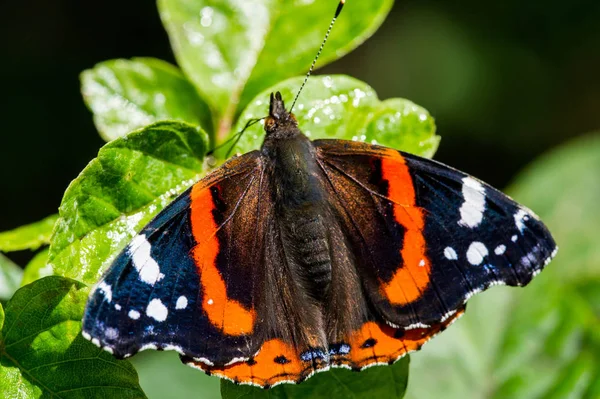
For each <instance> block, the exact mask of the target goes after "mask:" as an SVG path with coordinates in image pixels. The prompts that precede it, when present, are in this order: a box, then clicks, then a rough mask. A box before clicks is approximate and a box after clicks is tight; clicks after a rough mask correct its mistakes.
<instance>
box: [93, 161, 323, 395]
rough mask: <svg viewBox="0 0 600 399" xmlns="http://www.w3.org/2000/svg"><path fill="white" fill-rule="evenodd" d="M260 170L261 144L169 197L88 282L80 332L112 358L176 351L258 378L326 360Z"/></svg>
mask: <svg viewBox="0 0 600 399" xmlns="http://www.w3.org/2000/svg"><path fill="white" fill-rule="evenodd" d="M268 169H269V168H268V166H267V165H266V163H265V160H264V159H263V158H262V157H261V155H260V153H258V152H254V153H249V154H246V155H243V156H241V157H239V158H236V159H233V160H232V161H229V162H228V163H226V164H225V165H223V166H222V167H221V168H219V169H218V170H217V171H216V172H215V173H213V174H211V175H209V176H207V177H206V178H205V179H203V180H201V181H200V182H198V183H197V184H195V185H194V186H193V187H192V188H190V189H189V190H187V191H186V192H185V193H183V194H182V195H181V196H180V197H178V198H177V199H176V200H175V201H173V202H172V203H171V204H170V205H169V206H168V207H167V208H165V209H164V210H163V211H162V212H161V213H160V214H159V215H158V216H157V217H156V218H155V219H154V220H153V221H151V222H150V223H149V224H148V225H147V226H146V227H145V228H144V229H143V230H142V231H141V232H140V233H139V234H138V235H137V236H136V237H135V238H134V239H133V240H132V242H131V243H130V244H129V245H128V246H127V247H126V248H125V250H124V251H123V252H122V253H121V254H120V255H119V256H118V257H117V258H116V260H115V261H114V263H113V265H112V266H111V268H110V269H109V270H108V271H107V273H106V274H105V275H104V277H103V278H102V280H101V281H100V282H99V283H98V284H97V285H96V288H95V289H94V290H93V291H92V293H91V295H90V299H89V301H88V305H87V307H86V311H85V315H84V319H83V334H84V336H85V337H86V338H88V339H90V340H91V341H92V342H93V343H95V344H96V345H98V346H100V347H103V348H104V349H105V350H107V351H109V352H111V353H113V354H114V355H115V356H117V357H119V358H123V357H128V356H131V355H133V354H135V353H136V352H138V351H141V350H144V349H148V348H150V349H162V350H176V351H177V352H179V353H180V354H181V358H182V361H183V362H184V363H186V364H188V365H190V366H193V367H196V368H200V369H202V370H204V371H206V372H207V373H209V374H215V375H219V376H221V377H224V378H229V379H231V380H234V381H236V382H239V383H248V384H255V385H258V386H270V385H274V384H276V383H279V382H284V381H285V382H297V381H301V380H302V379H303V378H306V376H308V375H310V374H311V373H313V372H314V371H315V370H316V369H319V368H323V367H326V365H327V364H326V360H325V359H324V356H317V357H315V356H312V357H310V356H309V357H307V355H306V353H307V352H308V353H312V352H314V351H315V350H317V349H315V348H317V347H321V348H324V346H325V345H326V343H325V342H324V341H323V340H321V341H319V340H318V339H317V338H315V337H318V336H319V334H320V324H319V321H318V320H316V317H317V316H319V313H318V309H316V306H315V305H311V303H310V301H309V300H308V299H307V297H306V294H304V293H303V292H302V291H301V290H300V289H299V287H298V286H297V285H296V284H295V278H294V276H293V274H292V273H293V271H292V270H290V268H289V267H287V266H286V260H285V255H284V254H283V248H282V243H281V236H280V234H279V225H278V224H277V220H276V218H275V215H274V206H273V203H272V201H270V195H271V187H270V186H269V184H270V183H269V178H268ZM313 308H314V309H313ZM311 351H312V352H311ZM319 351H320V353H321V354H322V355H323V352H322V351H323V349H319ZM233 365H235V366H236V367H233Z"/></svg>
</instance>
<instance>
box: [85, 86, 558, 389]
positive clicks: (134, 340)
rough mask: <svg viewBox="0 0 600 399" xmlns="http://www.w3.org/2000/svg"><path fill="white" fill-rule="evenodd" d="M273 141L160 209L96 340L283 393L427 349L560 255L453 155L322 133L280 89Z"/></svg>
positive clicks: (105, 290)
mask: <svg viewBox="0 0 600 399" xmlns="http://www.w3.org/2000/svg"><path fill="white" fill-rule="evenodd" d="M264 126H265V131H266V136H265V139H264V143H263V144H262V147H261V149H260V150H257V151H252V152H249V153H247V154H244V155H241V156H237V157H234V158H233V159H231V160H229V161H228V162H226V163H224V164H223V165H222V166H221V167H219V168H218V169H216V170H215V171H214V172H212V173H211V174H209V175H208V176H206V177H205V178H203V179H202V180H200V181H199V182H197V183H196V184H194V185H193V186H192V187H191V188H189V189H188V190H187V191H185V192H184V193H183V194H181V195H180V196H179V197H178V198H177V199H176V200H175V201H173V202H172V203H171V204H170V205H168V206H167V207H166V208H165V209H164V210H163V211H162V212H161V213H159V214H158V216H156V218H155V219H154V220H152V221H151V222H150V223H149V224H148V225H147V226H146V227H145V228H144V229H142V230H141V231H140V232H139V234H138V235H137V236H135V238H134V239H133V240H132V241H131V243H129V245H127V247H126V248H125V249H124V250H123V252H121V254H120V255H118V257H117V258H116V260H115V261H114V263H113V264H112V266H111V267H110V268H109V269H108V271H107V272H106V273H105V275H104V277H103V278H102V280H101V281H100V282H99V283H98V284H97V285H96V287H95V289H94V290H93V291H92V292H91V294H90V298H89V301H88V304H87V307H86V310H85V315H84V319H83V335H84V336H85V337H86V338H87V339H90V340H91V341H92V342H93V343H95V344H96V345H98V346H100V347H102V348H104V349H105V350H107V351H109V352H110V353H113V354H114V355H115V356H116V357H118V358H125V357H128V356H131V355H133V354H135V353H136V352H139V351H141V350H144V349H159V350H175V351H177V352H179V353H180V355H181V359H182V361H183V362H184V363H185V364H188V365H190V366H192V367H196V368H198V369H201V370H204V371H205V372H206V373H208V374H212V375H216V376H219V377H222V378H227V379H230V380H232V381H234V382H236V383H243V384H253V385H256V386H260V387H264V388H268V387H272V386H274V385H277V384H279V383H282V382H291V383H297V382H301V381H303V380H305V379H306V378H308V377H310V376H311V375H313V374H314V373H315V372H318V371H323V370H327V369H328V368H329V367H347V368H350V369H354V370H361V369H364V368H365V367H369V366H371V365H374V364H391V363H393V362H395V361H397V360H398V359H399V358H401V357H402V356H404V355H406V354H407V353H408V352H411V351H415V350H418V349H419V348H420V347H421V345H423V344H424V343H425V342H426V341H428V340H429V339H430V338H431V337H432V336H434V335H436V334H437V333H439V332H440V331H442V330H444V329H445V328H446V327H447V326H449V325H450V324H451V323H452V322H454V321H455V320H456V319H457V318H458V317H460V316H461V315H462V314H463V313H464V311H465V306H466V302H467V300H468V299H469V298H470V297H471V296H472V295H473V294H475V293H477V292H480V291H483V290H485V289H486V288H488V287H490V286H492V285H495V284H506V285H511V286H524V285H526V284H527V283H529V281H530V280H531V279H532V278H533V277H534V276H535V275H536V274H538V273H539V272H540V271H541V270H542V269H543V268H544V266H546V265H547V264H548V262H549V261H550V260H551V259H552V257H553V256H554V255H555V254H556V250H557V247H556V244H555V243H554V240H553V239H552V236H551V235H550V233H549V231H548V230H547V228H546V227H545V226H544V225H543V223H542V222H541V221H540V220H539V219H538V218H537V216H536V215H535V214H534V213H532V212H531V211H530V210H528V209H527V208H525V207H523V206H521V205H519V204H517V203H515V202H514V201H513V200H512V199H510V198H509V197H508V196H506V195H504V194H503V193H501V192H499V191H497V190H495V189H494V188H492V187H490V186H489V185H487V184H485V183H482V182H481V181H479V180H477V179H475V178H473V177H471V176H469V175H466V174H464V173H462V172H459V171H457V170H455V169H452V168H450V167H448V166H445V165H443V164H440V163H438V162H435V161H432V160H428V159H423V158H420V157H418V156H414V155H410V154H407V153H403V152H401V151H397V150H394V149H390V148H385V147H381V146H377V145H372V144H367V143H361V142H354V141H345V140H315V141H311V140H309V139H308V138H307V137H306V136H305V135H304V134H303V133H302V132H301V130H300V128H299V127H298V122H297V120H296V118H295V117H294V115H293V114H292V113H290V112H288V111H287V110H286V108H285V105H284V102H283V99H282V97H281V94H280V93H275V94H271V98H270V106H269V116H268V117H267V118H266V119H265V122H264Z"/></svg>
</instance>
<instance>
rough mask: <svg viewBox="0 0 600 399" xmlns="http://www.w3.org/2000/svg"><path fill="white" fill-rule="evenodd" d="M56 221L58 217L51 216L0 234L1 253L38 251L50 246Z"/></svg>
mask: <svg viewBox="0 0 600 399" xmlns="http://www.w3.org/2000/svg"><path fill="white" fill-rule="evenodd" d="M56 219H58V215H51V216H48V217H47V218H45V219H42V220H40V221H39V222H35V223H31V224H28V225H25V226H21V227H17V228H16V229H14V230H10V231H4V232H2V233H0V251H4V252H13V251H22V250H24V249H31V250H36V249H38V248H39V247H41V246H42V245H48V244H49V243H50V236H51V235H52V229H53V228H54V224H55V223H56Z"/></svg>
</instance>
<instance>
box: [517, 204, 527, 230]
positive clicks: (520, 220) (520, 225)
mask: <svg viewBox="0 0 600 399" xmlns="http://www.w3.org/2000/svg"><path fill="white" fill-rule="evenodd" d="M514 218H515V225H516V226H517V229H519V231H520V232H521V233H522V232H523V230H525V227H526V226H525V223H524V222H526V221H527V220H529V214H528V213H527V212H526V211H525V210H524V209H519V210H518V211H517V212H516V213H515V216H514Z"/></svg>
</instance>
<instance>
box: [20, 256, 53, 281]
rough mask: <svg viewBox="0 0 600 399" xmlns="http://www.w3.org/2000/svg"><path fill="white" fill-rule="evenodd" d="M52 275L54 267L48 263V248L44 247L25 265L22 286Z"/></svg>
mask: <svg viewBox="0 0 600 399" xmlns="http://www.w3.org/2000/svg"><path fill="white" fill-rule="evenodd" d="M51 275H52V267H51V266H49V265H48V248H44V249H43V250H42V251H40V252H39V253H37V254H36V255H35V256H34V257H33V259H31V261H29V263H28V264H27V266H25V270H24V271H23V279H22V280H21V287H22V286H24V285H27V284H31V283H33V282H34V281H36V280H39V279H41V278H42V277H47V276H51Z"/></svg>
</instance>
